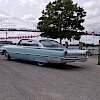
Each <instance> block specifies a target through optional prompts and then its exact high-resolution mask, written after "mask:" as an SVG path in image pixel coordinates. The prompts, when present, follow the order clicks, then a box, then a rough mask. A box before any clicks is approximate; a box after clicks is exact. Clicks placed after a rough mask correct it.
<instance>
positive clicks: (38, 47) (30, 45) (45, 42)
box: [0, 38, 88, 66]
mask: <svg viewBox="0 0 100 100" xmlns="http://www.w3.org/2000/svg"><path fill="white" fill-rule="evenodd" d="M0 51H1V54H2V55H4V58H5V59H6V60H11V59H22V60H29V61H35V62H37V63H38V65H40V66H43V65H44V64H45V63H61V64H66V63H67V62H75V61H83V62H84V61H87V59H88V51H87V50H78V49H67V48H65V47H64V46H62V45H61V44H60V43H58V42H57V41H54V40H53V39H48V38H32V39H21V40H20V41H19V43H18V44H16V45H4V46H2V47H1V48H0Z"/></svg>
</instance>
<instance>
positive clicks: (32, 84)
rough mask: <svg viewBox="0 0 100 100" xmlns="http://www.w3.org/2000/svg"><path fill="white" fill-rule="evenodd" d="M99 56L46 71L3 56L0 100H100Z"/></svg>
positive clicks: (1, 60)
mask: <svg viewBox="0 0 100 100" xmlns="http://www.w3.org/2000/svg"><path fill="white" fill-rule="evenodd" d="M97 62H98V61H97V56H92V57H89V59H88V61H87V62H80V63H78V62H76V63H71V64H67V65H66V66H63V67H61V66H58V65H55V64H51V65H46V66H44V67H40V66H37V65H36V64H35V63H32V62H26V61H19V60H12V61H6V60H4V59H3V56H1V55H0V100H100V65H97Z"/></svg>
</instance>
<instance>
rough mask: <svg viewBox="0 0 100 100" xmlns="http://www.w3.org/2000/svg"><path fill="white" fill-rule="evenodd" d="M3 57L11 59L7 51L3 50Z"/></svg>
mask: <svg viewBox="0 0 100 100" xmlns="http://www.w3.org/2000/svg"><path fill="white" fill-rule="evenodd" d="M4 59H5V60H11V57H10V55H9V54H8V52H7V51H5V52H4Z"/></svg>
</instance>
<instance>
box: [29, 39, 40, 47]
mask: <svg viewBox="0 0 100 100" xmlns="http://www.w3.org/2000/svg"><path fill="white" fill-rule="evenodd" d="M28 44H29V46H35V47H37V46H39V45H38V43H36V42H35V41H33V40H28Z"/></svg>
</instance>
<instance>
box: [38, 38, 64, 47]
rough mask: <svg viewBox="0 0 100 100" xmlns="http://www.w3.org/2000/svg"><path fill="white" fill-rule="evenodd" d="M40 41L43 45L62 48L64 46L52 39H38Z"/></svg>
mask: <svg viewBox="0 0 100 100" xmlns="http://www.w3.org/2000/svg"><path fill="white" fill-rule="evenodd" d="M40 43H41V44H42V45H43V46H44V47H54V48H64V46H62V45H61V44H60V43H58V42H57V41H54V40H47V39H46V40H40Z"/></svg>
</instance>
